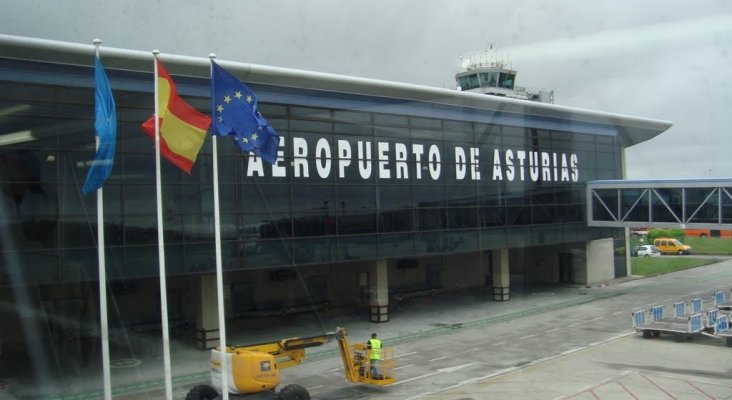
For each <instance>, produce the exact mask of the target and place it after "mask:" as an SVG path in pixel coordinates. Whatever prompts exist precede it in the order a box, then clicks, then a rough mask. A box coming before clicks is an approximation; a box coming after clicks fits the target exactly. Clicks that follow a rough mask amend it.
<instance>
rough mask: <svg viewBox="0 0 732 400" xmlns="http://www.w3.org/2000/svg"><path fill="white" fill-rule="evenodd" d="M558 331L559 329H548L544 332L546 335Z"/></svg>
mask: <svg viewBox="0 0 732 400" xmlns="http://www.w3.org/2000/svg"><path fill="white" fill-rule="evenodd" d="M558 330H559V328H554V329H549V330H548V331H546V333H549V332H555V331H558Z"/></svg>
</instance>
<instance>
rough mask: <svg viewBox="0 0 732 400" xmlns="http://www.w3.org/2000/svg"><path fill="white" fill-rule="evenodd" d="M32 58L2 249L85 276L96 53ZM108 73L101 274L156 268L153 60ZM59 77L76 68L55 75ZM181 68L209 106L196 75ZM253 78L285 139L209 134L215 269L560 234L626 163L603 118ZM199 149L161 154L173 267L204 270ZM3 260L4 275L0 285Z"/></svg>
mask: <svg viewBox="0 0 732 400" xmlns="http://www.w3.org/2000/svg"><path fill="white" fill-rule="evenodd" d="M39 68H40V69H42V72H39V76H40V77H41V78H43V77H45V78H47V79H45V81H48V82H49V83H43V84H39V83H30V82H27V81H22V79H20V78H19V79H18V80H17V81H13V79H6V80H5V81H0V132H1V133H2V134H0V185H1V186H2V195H0V213H1V214H0V218H1V219H2V225H3V226H4V229H5V230H6V232H7V233H5V232H4V236H6V237H7V239H8V240H7V241H6V243H7V244H6V245H5V246H6V247H4V248H3V249H2V250H1V251H2V252H3V253H4V257H2V258H0V260H3V261H0V262H2V263H3V265H4V266H5V265H6V263H7V262H8V261H7V260H11V259H12V260H17V262H18V265H21V266H22V268H23V269H24V270H26V271H31V270H32V271H33V273H26V279H31V280H34V281H35V283H49V282H71V281H77V280H93V279H95V275H96V272H95V271H96V266H97V261H96V257H97V253H96V221H97V219H96V212H97V211H96V197H95V195H93V194H92V195H90V196H86V197H84V196H82V195H81V186H82V184H83V182H84V179H85V177H86V172H87V169H88V165H89V162H90V159H91V158H92V157H93V154H94V146H95V145H94V131H93V118H94V105H93V100H94V92H93V89H92V88H91V76H92V74H91V72H90V71H91V70H90V69H86V68H80V67H71V66H60V65H57V66H56V65H55V66H49V65H43V66H42V67H39ZM109 74H110V82H112V86H113V89H114V96H115V98H116V102H117V115H118V121H119V127H118V140H117V155H116V159H115V165H114V168H113V171H112V175H111V177H110V179H109V180H108V181H107V182H106V184H105V185H104V219H105V236H106V245H107V258H108V261H107V263H108V264H107V267H108V271H109V272H108V274H109V276H110V278H111V279H121V278H134V277H146V276H156V274H157V252H158V249H157V214H156V202H155V163H154V160H155V157H154V146H153V142H152V141H151V140H150V138H148V137H147V136H146V135H144V134H143V133H142V131H141V129H140V124H141V123H142V122H143V121H144V120H146V119H147V118H148V117H149V116H150V115H151V114H152V109H153V96H152V93H150V92H149V91H148V90H150V89H151V87H152V84H151V77H150V76H149V75H147V74H130V73H125V72H122V71H110V72H109ZM82 76H83V77H85V78H84V79H81V78H79V77H82ZM70 78H78V79H79V80H80V81H79V82H76V81H74V79H70ZM64 79H69V82H71V83H70V84H68V85H64V84H61V83H58V82H60V81H63V80H64ZM39 80H42V79H39ZM176 80H177V81H178V82H179V91H180V92H181V94H183V95H184V96H185V97H186V99H187V100H188V101H189V102H191V103H192V104H194V105H195V106H196V107H198V108H199V109H200V110H201V111H202V112H206V113H207V110H208V108H209V105H208V97H207V96H208V95H207V93H208V92H207V91H208V86H207V85H208V81H207V80H197V79H193V78H176ZM254 89H255V91H257V93H258V94H259V96H260V106H261V109H260V110H261V112H262V114H264V115H265V116H266V117H267V119H268V120H269V122H270V123H271V124H272V125H273V126H274V127H275V128H276V130H277V131H278V133H279V134H280V135H281V137H282V141H281V143H280V152H281V154H280V159H279V161H278V163H277V164H276V165H275V166H270V165H268V164H266V163H263V162H261V160H258V159H256V158H254V157H250V156H248V155H242V154H240V153H239V152H238V150H237V148H236V146H235V145H234V144H233V143H231V141H230V140H228V139H227V138H221V139H219V142H218V144H219V146H218V147H219V160H218V162H219V182H220V192H219V196H220V204H221V221H222V224H221V226H222V241H223V265H224V267H225V268H226V269H228V270H240V269H256V268H274V267H281V266H293V265H306V264H319V263H330V262H341V261H351V260H367V259H383V258H393V257H415V256H422V255H432V254H444V253H455V252H474V251H478V250H481V249H482V250H488V249H494V248H501V247H523V246H530V245H539V244H541V245H546V244H554V243H557V244H558V243H570V242H578V241H586V240H587V239H588V238H589V239H591V238H594V237H602V234H604V233H606V232H603V231H602V230H598V229H589V228H587V227H586V221H585V220H584V219H585V217H584V211H583V210H584V202H585V200H584V182H585V181H588V180H594V179H619V178H621V172H620V171H621V164H620V154H621V149H622V143H620V142H619V139H618V138H617V136H615V135H614V134H613V130H612V128H611V127H610V128H608V127H605V128H603V129H605V131H604V133H605V134H600V135H598V134H596V133H595V132H593V131H592V130H587V131H583V128H582V126H581V125H577V124H573V123H572V122H571V121H562V122H561V123H558V122H557V121H555V120H550V119H548V118H546V119H542V118H532V117H527V116H522V115H516V114H513V115H508V114H505V115H504V114H499V113H497V112H492V111H491V112H489V111H485V112H483V111H482V110H478V111H476V110H474V109H466V108H460V107H452V106H444V107H440V108H439V110H437V111H438V112H435V111H434V109H435V108H437V106H435V105H434V104H433V103H429V102H424V103H421V102H407V103H402V104H400V105H399V107H393V109H392V108H391V107H390V106H389V103H388V101H387V100H386V99H379V98H366V97H358V96H350V95H348V96H350V97H351V98H356V99H357V100H358V105H357V106H349V105H350V104H354V103H355V102H354V101H343V102H341V104H342V107H341V108H339V107H334V106H333V105H334V104H337V103H338V100H339V98H338V96H341V97H343V96H346V95H332V94H330V95H329V94H326V93H320V92H305V91H302V90H300V91H298V90H293V92H294V94H293V95H284V96H282V95H278V96H275V94H277V93H280V92H281V91H284V90H285V89H283V88H271V87H266V86H262V87H257V86H255V87H254ZM328 96H332V97H331V98H329V97H328ZM275 98H276V99H277V101H270V100H268V99H275ZM349 100H352V99H350V98H349ZM346 106H349V107H350V108H348V107H346ZM375 109H378V112H377V111H372V110H375ZM212 162H213V160H212V155H211V140H207V142H206V143H205V144H204V147H203V150H202V152H201V153H200V154H199V156H198V160H197V161H196V164H195V166H194V168H193V171H192V173H191V175H187V174H185V173H183V172H181V171H179V170H178V169H176V168H175V167H173V166H171V165H170V164H168V163H166V162H165V161H163V164H162V182H163V187H162V195H163V218H164V229H165V241H166V257H167V265H168V271H169V274H193V273H201V272H210V271H213V269H214V228H213V225H214V218H213V192H212V184H211V182H212ZM4 269H5V270H6V271H8V270H7V268H4ZM8 274H9V272H6V273H5V274H3V275H4V277H3V279H2V282H1V284H3V285H7V284H9V282H10V279H9V278H8Z"/></svg>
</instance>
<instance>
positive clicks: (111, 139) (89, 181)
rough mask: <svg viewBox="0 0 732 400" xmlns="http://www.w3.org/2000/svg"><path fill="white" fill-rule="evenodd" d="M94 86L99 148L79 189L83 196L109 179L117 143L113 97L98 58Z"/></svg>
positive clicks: (95, 127)
mask: <svg viewBox="0 0 732 400" xmlns="http://www.w3.org/2000/svg"><path fill="white" fill-rule="evenodd" d="M94 86H95V91H94V92H95V93H94V112H95V115H96V120H95V121H94V129H95V130H96V132H97V136H98V137H99V147H98V148H97V155H96V156H95V157H94V161H92V165H91V168H89V173H88V174H87V176H86V181H85V182H84V186H83V187H82V188H81V192H82V193H83V194H85V195H86V194H89V193H91V192H94V191H96V190H97V189H99V188H100V187H102V185H103V184H104V181H106V180H107V178H109V174H110V173H111V172H112V165H113V164H114V148H115V143H116V141H117V115H116V111H115V105H114V97H112V89H110V88H109V81H108V80H107V75H106V74H105V73H104V67H103V66H102V62H101V61H99V57H98V56H97V57H96V58H95V63H94Z"/></svg>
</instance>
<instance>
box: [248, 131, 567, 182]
mask: <svg viewBox="0 0 732 400" xmlns="http://www.w3.org/2000/svg"><path fill="white" fill-rule="evenodd" d="M291 145H292V150H293V161H292V164H291V165H290V168H289V169H290V170H291V171H292V174H293V175H292V176H293V177H295V178H310V177H311V174H312V172H313V171H311V170H310V164H309V162H308V160H309V159H311V160H312V159H314V161H315V174H317V176H318V177H320V178H322V179H326V178H329V177H330V176H331V173H333V169H334V164H335V169H336V170H337V173H338V177H339V178H345V177H346V170H347V169H349V168H358V173H359V176H360V177H361V179H371V178H372V174H374V173H375V174H376V177H377V178H378V179H403V180H408V179H410V172H413V173H414V176H413V177H412V179H417V180H421V179H431V180H439V179H440V176H441V174H442V165H443V164H442V157H441V154H440V149H439V147H438V146H437V145H434V144H433V145H429V146H428V147H426V146H425V145H423V144H419V143H412V144H411V145H407V144H404V143H398V142H397V143H393V142H376V146H375V149H374V146H373V143H372V142H369V141H362V140H359V141H357V142H356V148H355V149H353V148H352V146H351V143H350V142H349V141H347V140H337V141H336V145H335V157H334V155H333V153H334V149H333V148H332V146H331V144H330V142H329V141H328V140H327V139H325V138H320V139H318V141H317V143H316V144H315V150H314V152H313V153H310V148H311V147H310V146H309V145H308V142H307V141H306V140H305V139H304V138H302V137H293V138H292V141H291ZM284 146H285V138H284V137H280V146H279V148H280V149H279V150H278V152H277V163H276V164H274V165H272V166H271V175H270V176H271V177H273V178H284V177H287V170H288V167H286V166H284V165H283V164H284V163H283V162H282V160H283V158H284V151H283V150H282V149H283V148H284ZM425 147H426V148H425ZM479 150H480V149H479V148H477V147H462V146H455V147H454V152H455V163H454V166H455V178H456V179H457V180H465V179H468V180H474V181H479V180H481V171H480V170H479V164H480V160H479V156H480V151H479ZM354 153H355V154H354ZM374 153H375V157H374ZM354 158H355V160H354ZM354 161H355V164H356V166H354V165H353V164H354ZM491 164H492V165H493V173H492V174H491V179H492V180H494V181H502V180H504V179H505V180H507V181H509V182H512V181H532V182H538V181H542V182H577V181H578V180H579V166H578V164H579V161H578V159H577V155H576V154H574V153H570V154H567V153H557V152H547V151H536V150H529V151H527V150H514V149H506V150H504V151H501V150H500V149H494V150H493V162H492V163H491ZM410 165H411V166H412V167H411V171H410ZM374 166H375V168H374ZM423 166H426V167H427V168H426V169H425V170H426V173H425V174H424V175H423ZM374 169H375V171H374ZM247 176H248V177H253V176H258V177H264V176H266V175H265V166H264V163H263V162H262V159H261V158H259V157H249V161H248V165H247Z"/></svg>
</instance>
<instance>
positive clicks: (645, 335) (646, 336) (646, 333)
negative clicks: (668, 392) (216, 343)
mask: <svg viewBox="0 0 732 400" xmlns="http://www.w3.org/2000/svg"><path fill="white" fill-rule="evenodd" d="M643 337H644V338H646V339H650V338H652V337H653V332H651V331H643ZM186 400H187V399H186Z"/></svg>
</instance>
